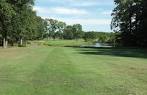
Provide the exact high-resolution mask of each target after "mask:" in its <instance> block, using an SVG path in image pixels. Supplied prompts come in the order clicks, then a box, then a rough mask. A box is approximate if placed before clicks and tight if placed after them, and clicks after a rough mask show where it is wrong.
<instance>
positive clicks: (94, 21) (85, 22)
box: [54, 18, 111, 25]
mask: <svg viewBox="0 0 147 95" xmlns="http://www.w3.org/2000/svg"><path fill="white" fill-rule="evenodd" d="M54 19H57V20H61V21H64V22H66V23H67V24H70V25H72V24H76V23H79V24H82V25H110V23H111V19H92V18H89V19H70V18H54Z"/></svg>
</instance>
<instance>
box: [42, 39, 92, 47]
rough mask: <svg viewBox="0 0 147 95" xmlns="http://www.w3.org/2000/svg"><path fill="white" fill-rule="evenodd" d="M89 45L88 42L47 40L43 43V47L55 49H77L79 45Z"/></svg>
mask: <svg viewBox="0 0 147 95" xmlns="http://www.w3.org/2000/svg"><path fill="white" fill-rule="evenodd" d="M87 44H91V43H90V42H85V41H84V40H81V39H80V40H49V41H45V42H44V45H47V46H57V47H59V46H60V47H72V46H73V47H77V46H81V45H87Z"/></svg>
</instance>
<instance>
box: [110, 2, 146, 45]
mask: <svg viewBox="0 0 147 95" xmlns="http://www.w3.org/2000/svg"><path fill="white" fill-rule="evenodd" d="M114 2H115V4H116V8H115V9H114V10H113V13H112V16H113V20H112V25H111V26H112V29H113V30H114V31H116V32H120V35H118V38H117V42H118V43H120V44H121V45H123V46H139V47H147V44H146V43H147V31H146V30H147V29H146V27H147V26H146V25H147V20H146V19H147V3H146V2H147V1H146V0H115V1H114Z"/></svg>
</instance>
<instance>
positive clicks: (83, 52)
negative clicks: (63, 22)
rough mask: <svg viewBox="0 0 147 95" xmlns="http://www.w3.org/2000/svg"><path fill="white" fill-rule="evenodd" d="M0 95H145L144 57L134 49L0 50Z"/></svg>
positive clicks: (146, 69) (146, 71) (146, 60)
mask: <svg viewBox="0 0 147 95" xmlns="http://www.w3.org/2000/svg"><path fill="white" fill-rule="evenodd" d="M0 95H147V56H146V54H145V52H143V51H142V50H136V49H133V50H132V49H131V50H130V49H109V48H72V47H47V46H36V47H27V48H9V49H0Z"/></svg>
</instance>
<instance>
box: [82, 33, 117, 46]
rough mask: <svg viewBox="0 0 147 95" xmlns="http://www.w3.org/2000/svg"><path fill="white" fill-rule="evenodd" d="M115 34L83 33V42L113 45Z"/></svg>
mask: <svg viewBox="0 0 147 95" xmlns="http://www.w3.org/2000/svg"><path fill="white" fill-rule="evenodd" d="M115 36H116V34H115V33H111V32H110V33H109V32H108V33H106V32H94V31H91V32H85V35H84V37H83V38H84V40H85V41H94V42H95V41H97V42H99V43H110V44H114V43H115V39H116V38H115Z"/></svg>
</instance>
